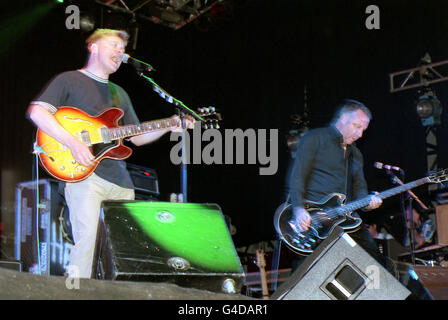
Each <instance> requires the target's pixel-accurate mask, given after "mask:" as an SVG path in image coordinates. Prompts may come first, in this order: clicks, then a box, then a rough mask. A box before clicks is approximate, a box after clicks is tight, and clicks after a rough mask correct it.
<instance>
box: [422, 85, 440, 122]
mask: <svg viewBox="0 0 448 320" xmlns="http://www.w3.org/2000/svg"><path fill="white" fill-rule="evenodd" d="M416 111H417V115H418V116H419V117H420V121H421V122H422V125H423V126H425V127H426V126H437V125H440V124H441V115H442V106H441V105H440V101H439V99H437V97H436V95H435V93H434V92H433V91H432V90H427V92H425V93H424V94H422V95H421V96H420V97H419V98H418V101H417V105H416Z"/></svg>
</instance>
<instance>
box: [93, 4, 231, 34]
mask: <svg viewBox="0 0 448 320" xmlns="http://www.w3.org/2000/svg"><path fill="white" fill-rule="evenodd" d="M224 1H225V0H95V2H96V3H98V4H100V5H102V6H106V7H107V8H109V9H111V10H113V11H115V12H121V13H125V14H130V15H132V16H134V17H138V18H141V19H144V20H149V21H151V22H153V23H156V24H160V25H163V26H166V27H169V28H171V29H174V30H178V29H180V28H182V27H183V26H185V25H186V24H188V23H189V22H191V21H193V20H195V19H196V18H198V17H199V16H201V15H203V14H204V13H206V12H208V11H209V10H211V9H212V8H213V7H214V6H216V5H218V4H219V3H222V2H224Z"/></svg>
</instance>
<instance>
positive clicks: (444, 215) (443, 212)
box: [436, 204, 448, 245]
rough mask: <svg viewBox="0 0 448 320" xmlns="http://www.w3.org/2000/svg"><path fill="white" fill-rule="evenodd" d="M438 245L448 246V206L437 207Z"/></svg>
mask: <svg viewBox="0 0 448 320" xmlns="http://www.w3.org/2000/svg"><path fill="white" fill-rule="evenodd" d="M436 226H437V243H438V244H440V245H448V204H442V205H439V206H437V207H436Z"/></svg>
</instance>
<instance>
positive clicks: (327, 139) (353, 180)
mask: <svg viewBox="0 0 448 320" xmlns="http://www.w3.org/2000/svg"><path fill="white" fill-rule="evenodd" d="M370 119H371V113H370V111H369V109H368V108H367V107H365V106H364V105H363V104H362V103H360V102H358V101H355V100H345V101H344V102H343V104H341V106H340V107H339V108H338V110H337V112H336V113H335V115H334V118H333V120H332V122H331V124H330V125H329V126H328V127H323V128H317V129H312V130H310V131H308V132H307V133H306V134H305V135H304V136H303V137H302V138H301V139H300V141H299V144H298V146H297V152H296V157H295V162H294V165H293V168H292V170H291V175H290V177H289V188H290V202H291V204H292V207H293V216H294V219H295V224H296V226H297V228H298V229H299V231H300V232H302V231H306V230H308V228H309V227H310V224H311V216H310V214H309V213H308V211H307V210H306V209H305V208H304V205H305V200H306V201H315V202H319V201H321V200H322V199H324V198H325V197H326V196H328V195H329V194H331V193H334V192H337V193H342V194H345V195H346V196H347V199H346V201H347V202H348V201H352V200H356V199H360V198H363V197H365V196H368V191H367V183H366V181H365V178H364V173H363V157H362V154H361V152H360V151H359V149H358V148H356V146H355V145H354V142H355V141H356V140H358V139H359V138H361V137H362V134H363V132H364V131H365V130H366V129H367V127H368V125H369V122H370ZM381 204H382V200H381V199H380V198H379V197H376V196H375V195H372V196H371V199H370V203H369V204H368V206H366V207H365V208H363V210H373V209H376V208H378V207H379V206H381ZM350 236H351V237H352V238H353V239H354V240H355V241H357V242H358V243H359V245H361V247H363V248H364V249H365V250H366V251H367V252H368V253H369V254H370V255H372V256H373V257H374V258H375V259H377V260H378V261H379V262H380V263H382V264H383V265H384V264H385V263H384V258H383V256H381V254H380V252H379V250H378V247H377V246H376V243H375V241H374V240H373V239H372V237H371V236H370V234H369V232H368V230H367V229H366V227H365V226H364V224H362V226H361V228H360V229H359V230H358V231H356V232H353V233H350Z"/></svg>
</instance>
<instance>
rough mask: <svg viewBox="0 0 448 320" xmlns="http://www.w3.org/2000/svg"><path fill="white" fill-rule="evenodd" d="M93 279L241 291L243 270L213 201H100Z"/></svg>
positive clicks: (226, 228)
mask: <svg viewBox="0 0 448 320" xmlns="http://www.w3.org/2000/svg"><path fill="white" fill-rule="evenodd" d="M101 211H102V212H101V219H100V223H99V226H98V235H97V244H96V251H95V258H94V265H93V270H92V272H93V274H94V275H95V277H96V278H99V279H106V280H132V281H153V282H171V283H175V284H177V285H180V286H184V287H193V288H198V289H202V290H209V291H214V292H226V293H232V292H235V293H237V292H239V291H240V290H241V287H242V278H243V277H244V271H243V268H242V265H241V263H240V260H239V258H238V255H237V253H236V250H235V247H234V245H233V242H232V239H231V236H230V233H229V231H228V227H227V225H226V223H225V219H224V217H223V215H222V213H221V210H220V208H219V207H218V206H217V205H216V204H195V203H173V202H148V201H107V202H103V204H102V209H101Z"/></svg>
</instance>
